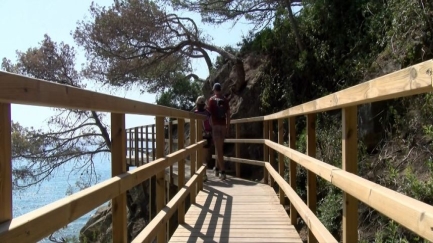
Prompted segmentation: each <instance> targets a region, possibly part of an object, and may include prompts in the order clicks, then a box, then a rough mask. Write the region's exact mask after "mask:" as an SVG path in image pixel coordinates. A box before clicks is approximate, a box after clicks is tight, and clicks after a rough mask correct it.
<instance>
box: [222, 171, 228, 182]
mask: <svg viewBox="0 0 433 243" xmlns="http://www.w3.org/2000/svg"><path fill="white" fill-rule="evenodd" d="M220 179H221V180H225V179H227V176H226V173H225V172H224V171H223V172H221V175H220Z"/></svg>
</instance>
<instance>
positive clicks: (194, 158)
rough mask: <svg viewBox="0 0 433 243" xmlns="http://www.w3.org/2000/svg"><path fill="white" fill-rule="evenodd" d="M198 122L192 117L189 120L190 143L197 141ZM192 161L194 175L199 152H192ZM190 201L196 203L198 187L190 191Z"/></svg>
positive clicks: (192, 173) (191, 167)
mask: <svg viewBox="0 0 433 243" xmlns="http://www.w3.org/2000/svg"><path fill="white" fill-rule="evenodd" d="M196 130H197V127H196V124H195V120H194V119H191V120H190V121H189V140H190V141H191V143H190V144H194V143H195V141H196V140H195V138H196ZM190 158H191V162H190V164H189V166H190V169H191V175H194V173H195V168H196V163H197V153H192V154H191V156H190ZM191 186H192V187H195V186H196V185H191ZM189 195H190V202H191V203H195V196H196V195H197V189H196V188H193V189H192V190H191V191H190V193H189Z"/></svg>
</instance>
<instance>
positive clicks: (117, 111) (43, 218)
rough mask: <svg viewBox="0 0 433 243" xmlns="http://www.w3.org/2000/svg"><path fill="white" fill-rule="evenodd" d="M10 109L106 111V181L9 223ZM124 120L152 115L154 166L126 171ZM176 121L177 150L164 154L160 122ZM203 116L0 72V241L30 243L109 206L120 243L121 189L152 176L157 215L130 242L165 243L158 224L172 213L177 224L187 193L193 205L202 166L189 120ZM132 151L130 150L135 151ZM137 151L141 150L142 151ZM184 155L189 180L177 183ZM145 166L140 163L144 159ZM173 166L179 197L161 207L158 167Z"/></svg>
mask: <svg viewBox="0 0 433 243" xmlns="http://www.w3.org/2000/svg"><path fill="white" fill-rule="evenodd" d="M11 104H26V105H39V106H47V107H58V108H70V109H78V110H92V111H103V112H110V113H111V139H112V148H111V158H112V159H111V166H112V178H110V179H108V180H105V181H103V182H101V183H99V184H97V185H95V186H92V187H89V188H87V189H85V190H82V191H80V192H78V193H75V194H73V195H70V196H67V197H65V198H63V199H61V200H58V201H56V202H53V203H51V204H48V205H46V206H44V207H41V208H39V209H36V210H34V211H32V212H30V213H27V214H24V215H22V216H19V217H16V218H13V214H12V173H11V170H12V161H11ZM125 114H138V115H150V116H155V117H156V124H155V126H154V130H155V132H153V133H152V134H154V135H156V136H155V137H156V138H154V140H153V141H154V142H155V143H156V146H154V148H155V147H156V150H155V153H156V155H155V157H154V158H153V159H154V160H153V161H152V162H149V163H145V164H144V165H142V164H143V163H142V164H140V166H139V167H137V168H136V169H133V170H131V171H127V166H126V158H127V151H126V147H127V146H125V145H126V144H127V133H126V129H125ZM166 117H170V118H177V119H178V123H179V129H178V136H179V143H178V150H177V151H176V152H174V153H170V154H168V155H166V156H164V139H165V138H164V134H165V132H164V119H165V118H166ZM203 118H204V117H203V116H201V115H197V114H194V113H190V112H185V111H180V110H176V109H172V108H168V107H162V106H157V105H152V104H148V103H143V102H138V101H134V100H129V99H123V98H118V97H114V96H110V95H105V94H100V93H96V92H91V91H86V90H83V89H79V88H75V87H71V86H66V85H59V84H55V83H51V82H47V81H43V80H38V79H32V78H28V77H23V76H20V75H15V74H11V73H6V72H0V205H1V206H0V242H8V243H9V242H36V241H38V240H40V239H42V238H44V237H46V236H48V235H50V234H51V233H52V232H54V231H56V230H58V229H61V228H62V227H64V226H66V225H67V224H68V223H70V222H72V221H74V220H75V219H77V218H79V217H81V216H82V215H84V214H86V213H87V212H89V211H91V210H93V209H95V208H96V207H98V206H100V205H101V204H103V203H105V202H107V201H108V200H111V202H112V217H113V224H112V229H113V242H127V228H126V223H127V222H126V220H127V218H126V216H127V215H126V191H127V190H129V189H131V188H132V187H134V186H136V185H138V184H139V183H142V182H143V181H145V180H147V179H149V178H150V177H152V176H156V209H157V212H159V213H158V214H157V215H156V217H155V218H154V219H153V220H152V221H151V222H150V224H149V225H148V226H147V227H146V228H145V229H144V231H143V232H141V233H140V234H139V235H138V236H137V237H136V239H134V240H133V242H150V241H151V240H153V238H154V237H155V236H157V239H158V242H165V239H166V234H165V233H166V232H165V228H164V225H165V224H163V223H165V222H166V221H167V220H168V218H169V217H170V216H171V215H172V214H173V213H174V212H175V210H176V209H178V218H179V222H183V221H184V215H185V202H184V199H185V197H186V195H188V193H189V194H190V195H191V199H192V200H194V199H195V195H196V193H197V190H200V189H201V188H202V187H203V181H202V174H203V171H204V166H203V165H202V164H201V163H200V162H201V160H199V161H197V160H196V158H197V156H199V158H200V156H201V150H202V149H201V148H202V147H203V144H204V142H205V141H204V140H202V139H201V136H199V137H196V135H197V134H201V129H202V128H201V126H196V124H200V123H196V120H198V121H200V120H202V119H203ZM185 120H189V121H190V145H189V146H188V147H185V146H184V143H183V137H184V134H183V123H184V121H185ZM136 148H138V146H136ZM142 148H143V146H142ZM188 156H189V157H190V158H191V159H190V161H191V166H190V167H191V179H190V180H189V181H188V182H187V183H185V176H184V174H185V160H184V159H185V158H186V157H188ZM146 162H147V161H146ZM174 163H178V167H179V168H178V172H179V177H178V185H179V188H180V189H179V192H178V193H177V194H176V196H175V197H174V198H173V199H171V200H170V202H168V204H166V202H165V200H166V193H165V186H164V185H165V184H164V175H165V168H167V167H169V166H172V165H173V164H174Z"/></svg>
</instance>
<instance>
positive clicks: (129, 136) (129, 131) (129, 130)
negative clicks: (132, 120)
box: [126, 129, 134, 165]
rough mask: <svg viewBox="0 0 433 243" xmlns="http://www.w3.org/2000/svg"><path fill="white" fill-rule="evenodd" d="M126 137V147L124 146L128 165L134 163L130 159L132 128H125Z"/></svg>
mask: <svg viewBox="0 0 433 243" xmlns="http://www.w3.org/2000/svg"><path fill="white" fill-rule="evenodd" d="M126 136H127V137H126V139H127V144H128V147H127V148H126V150H127V153H128V158H129V165H134V162H133V161H132V129H127V130H126Z"/></svg>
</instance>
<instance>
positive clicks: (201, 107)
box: [194, 96, 212, 181]
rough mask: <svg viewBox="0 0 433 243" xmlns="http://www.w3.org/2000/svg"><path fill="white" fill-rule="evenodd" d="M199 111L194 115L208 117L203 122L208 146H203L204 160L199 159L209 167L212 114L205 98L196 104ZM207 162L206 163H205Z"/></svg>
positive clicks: (201, 97) (205, 179)
mask: <svg viewBox="0 0 433 243" xmlns="http://www.w3.org/2000/svg"><path fill="white" fill-rule="evenodd" d="M195 104H196V106H197V109H195V110H194V113H196V114H201V115H204V116H206V119H204V120H203V123H202V126H203V130H202V131H203V139H206V140H207V144H206V145H205V146H203V148H204V149H203V158H199V159H203V164H206V167H207V157H208V155H209V151H208V150H209V147H210V146H211V141H212V127H211V124H210V116H211V114H210V112H209V110H208V109H207V107H206V98H205V97H204V96H199V97H198V98H197V100H196V102H195ZM205 161H206V163H204V162H205ZM203 180H204V181H207V175H206V170H205V174H204V179H203Z"/></svg>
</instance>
